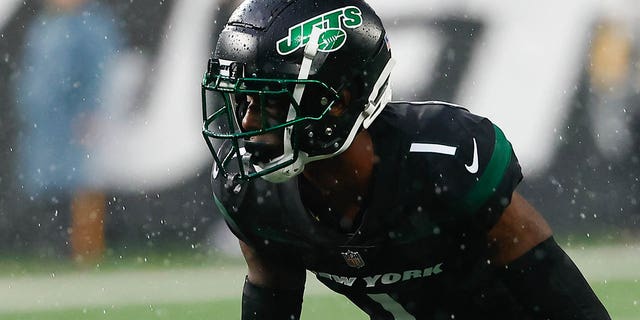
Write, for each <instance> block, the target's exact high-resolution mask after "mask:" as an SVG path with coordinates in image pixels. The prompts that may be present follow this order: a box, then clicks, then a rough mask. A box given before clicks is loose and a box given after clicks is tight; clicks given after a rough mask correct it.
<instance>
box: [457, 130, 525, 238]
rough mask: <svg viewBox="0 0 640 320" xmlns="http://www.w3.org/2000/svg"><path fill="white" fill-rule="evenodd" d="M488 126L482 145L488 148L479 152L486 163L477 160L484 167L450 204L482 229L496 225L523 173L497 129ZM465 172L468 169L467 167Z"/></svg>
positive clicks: (509, 144)
mask: <svg viewBox="0 0 640 320" xmlns="http://www.w3.org/2000/svg"><path fill="white" fill-rule="evenodd" d="M486 122H489V121H488V120H487V121H486ZM487 126H488V128H489V129H488V131H489V132H488V134H487V136H486V137H485V138H486V139H484V142H485V145H486V146H487V147H488V148H487V149H486V150H483V151H482V152H480V151H478V154H485V157H486V161H481V160H480V159H477V160H476V161H478V162H479V163H483V165H482V167H481V168H478V171H477V173H476V175H475V177H474V178H473V179H471V181H470V183H468V184H463V185H462V186H461V192H460V193H459V194H457V195H454V196H453V197H452V200H453V202H452V203H451V205H452V207H453V208H454V209H456V210H457V211H460V212H461V213H462V214H465V215H470V216H471V217H472V218H473V219H474V220H475V221H477V222H478V223H479V224H480V226H481V227H483V228H490V227H491V226H493V225H494V224H495V223H496V222H497V220H498V219H499V217H500V215H501V214H502V212H503V211H504V209H505V208H506V207H507V206H508V205H509V203H511V195H512V194H513V191H514V190H515V188H516V187H517V185H518V184H519V183H520V181H521V180H522V170H521V168H520V164H519V162H518V158H517V157H516V155H515V152H514V151H513V147H512V145H511V143H510V142H509V141H508V140H507V138H506V137H505V135H504V133H503V131H502V130H500V128H498V126H496V125H495V124H492V123H490V125H487ZM491 131H493V132H491ZM476 144H477V143H476ZM465 168H468V166H467V165H466V164H465ZM467 171H468V170H467Z"/></svg>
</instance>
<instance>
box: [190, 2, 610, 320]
mask: <svg viewBox="0 0 640 320" xmlns="http://www.w3.org/2000/svg"><path fill="white" fill-rule="evenodd" d="M393 65H394V62H393V59H392V58H391V51H390V46H389V43H388V42H387V39H386V36H385V30H384V28H383V25H382V23H381V21H380V18H379V17H378V16H377V15H376V13H375V12H374V11H373V10H372V9H371V8H370V7H369V6H368V5H367V4H366V3H365V2H364V1H363V0H326V1H314V0H247V1H245V2H243V3H242V4H241V5H240V6H239V7H238V8H237V9H236V10H235V12H234V13H233V14H232V16H231V18H230V19H229V21H228V23H227V24H226V26H225V27H224V29H223V30H222V32H221V34H220V36H219V39H218V42H217V46H216V49H215V52H214V54H213V56H212V58H211V59H210V61H209V63H208V68H207V71H206V74H205V76H204V80H203V83H202V97H203V99H202V101H203V108H202V109H203V120H204V128H203V135H204V137H205V140H206V142H207V145H208V146H209V148H210V150H211V152H212V155H213V158H214V162H215V163H214V166H213V172H212V184H213V191H214V195H215V197H214V200H215V202H216V204H217V206H218V207H219V209H220V212H221V213H222V215H223V216H224V218H225V220H226V222H227V224H228V226H229V228H230V229H231V231H232V232H233V233H234V234H235V235H236V236H237V237H238V238H239V239H240V246H241V249H242V252H243V254H244V257H245V259H246V263H247V266H248V275H247V277H246V279H245V284H244V290H243V295H242V319H282V320H285V319H299V317H300V313H301V308H302V297H303V291H304V286H305V277H306V274H307V272H306V270H309V271H311V272H312V273H313V274H315V276H316V277H317V278H318V280H319V281H321V282H322V283H323V284H325V285H326V286H327V287H329V288H330V289H331V290H333V291H335V292H337V293H340V294H343V295H344V296H346V297H347V298H348V299H349V300H351V301H352V302H353V303H354V304H355V305H357V306H358V307H359V308H361V309H362V310H363V311H364V312H366V313H367V314H368V315H369V316H370V317H371V319H548V318H549V319H608V318H609V316H608V314H607V311H606V310H605V308H604V307H603V305H602V303H601V302H600V301H599V299H598V298H597V296H596V295H595V294H594V292H593V291H592V289H591V288H590V286H589V284H588V283H587V281H586V280H585V278H584V277H583V276H582V274H581V273H580V271H579V270H578V269H577V268H576V266H575V265H574V264H573V262H572V261H571V259H570V258H569V257H568V256H567V255H566V254H565V252H564V251H563V250H562V249H561V248H560V247H559V246H558V244H557V243H556V242H555V241H554V238H553V236H552V231H551V229H550V228H549V226H548V225H547V223H546V222H545V220H544V219H543V218H542V217H541V215H540V214H539V213H538V212H537V211H536V210H535V209H534V208H533V207H532V206H531V205H529V204H528V203H527V201H526V200H525V199H523V197H522V196H520V195H519V194H518V192H517V191H515V189H516V186H517V185H518V183H519V182H520V180H521V179H522V174H521V170H520V166H519V164H518V160H517V158H516V156H515V154H514V152H513V150H512V147H511V144H510V143H509V141H508V140H507V138H506V137H505V135H504V133H503V132H502V131H501V130H500V128H498V127H497V126H496V125H494V124H493V123H492V122H491V121H490V120H488V119H486V118H484V117H481V116H478V115H474V114H472V113H470V112H468V111H467V110H466V109H464V108H462V107H460V106H457V105H453V104H449V103H444V102H390V100H391V87H390V85H389V75H390V73H391V70H392V67H393ZM374 120H375V121H374Z"/></svg>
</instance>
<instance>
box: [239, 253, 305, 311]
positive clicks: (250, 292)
mask: <svg viewBox="0 0 640 320" xmlns="http://www.w3.org/2000/svg"><path fill="white" fill-rule="evenodd" d="M240 248H241V249H242V254H243V255H244V258H245V260H246V262H247V267H248V274H247V278H246V279H245V283H244V288H243V291H242V320H249V319H252V320H253V319H256V320H257V319H260V320H297V319H300V313H301V310H302V297H303V293H304V284H305V278H306V272H305V270H304V268H296V267H293V265H292V264H287V261H275V260H274V259H268V258H265V257H263V256H260V254H259V253H258V252H257V251H256V250H255V249H254V248H252V247H251V246H249V245H248V244H246V243H245V242H243V241H240Z"/></svg>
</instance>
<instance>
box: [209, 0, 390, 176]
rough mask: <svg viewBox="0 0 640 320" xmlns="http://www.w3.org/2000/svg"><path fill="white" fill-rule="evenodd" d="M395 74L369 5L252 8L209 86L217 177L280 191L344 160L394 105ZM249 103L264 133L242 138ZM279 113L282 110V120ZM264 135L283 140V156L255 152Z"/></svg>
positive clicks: (237, 16) (281, 2) (261, 1)
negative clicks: (308, 171) (326, 162)
mask: <svg viewBox="0 0 640 320" xmlns="http://www.w3.org/2000/svg"><path fill="white" fill-rule="evenodd" d="M392 66H393V60H392V59H391V51H390V47H389V43H388V41H387V39H386V34H385V30H384V27H383V25H382V22H381V21H380V18H379V17H378V16H377V15H376V13H375V12H374V11H373V9H371V8H370V7H369V6H368V5H367V4H366V3H365V1H362V0H323V1H317V0H246V1H244V2H243V3H242V4H241V5H240V6H239V7H238V8H237V9H236V10H235V11H234V12H233V14H232V15H231V18H230V19H229V21H228V23H227V24H226V26H225V27H224V29H223V30H222V31H221V33H220V36H219V38H218V43H217V46H216V49H215V52H214V53H213V57H212V58H211V59H210V60H209V63H208V67H207V71H206V73H205V75H204V79H203V82H202V112H203V121H204V126H203V131H202V132H203V135H204V137H205V140H206V142H207V145H208V146H209V149H210V150H211V152H212V154H213V157H214V160H215V166H214V175H217V174H224V175H226V176H227V177H230V178H239V179H243V180H248V179H252V178H255V177H263V178H264V179H266V180H268V181H272V182H281V181H285V180H287V179H289V178H291V177H293V176H295V175H297V174H299V173H300V172H302V170H303V169H304V165H305V164H306V163H309V162H311V161H316V160H320V159H325V158H329V157H332V156H335V155H337V154H340V153H341V152H343V151H344V150H346V149H347V148H348V147H349V145H350V144H351V142H352V141H353V138H354V137H355V135H356V133H357V132H358V131H359V130H361V128H365V129H366V128H367V127H368V126H369V125H370V124H371V122H373V120H374V119H375V118H376V116H377V115H378V114H380V112H381V111H382V109H383V108H384V106H385V105H386V104H387V102H388V101H389V100H390V99H391V88H390V85H389V74H390V72H391V68H392ZM250 103H253V104H255V105H256V106H258V107H257V108H259V111H260V112H259V114H260V116H261V120H260V126H258V127H253V128H244V127H243V124H242V119H243V117H244V115H245V113H246V112H247V108H249V107H250V106H249V104H250ZM274 106H281V109H284V110H283V111H282V110H281V112H280V114H281V115H280V116H279V117H276V116H273V113H274V112H273V111H272V110H270V109H269V108H273V107H274ZM337 107H340V111H339V112H337V110H336V109H337ZM260 135H272V136H277V137H279V139H281V143H280V145H279V147H278V148H277V150H275V151H274V150H267V149H268V147H269V146H265V145H264V143H256V142H255V141H254V140H255V137H257V136H260ZM252 137H254V138H252Z"/></svg>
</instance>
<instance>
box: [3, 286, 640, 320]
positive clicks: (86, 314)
mask: <svg viewBox="0 0 640 320" xmlns="http://www.w3.org/2000/svg"><path fill="white" fill-rule="evenodd" d="M593 286H594V290H595V291H596V293H597V294H598V296H600V297H601V299H602V300H603V303H604V304H605V305H606V306H607V309H608V310H609V312H610V314H611V317H612V319H618V320H635V319H638V318H639V317H640V301H639V299H640V283H638V281H608V282H607V283H595V284H594V285H593ZM239 310H240V302H239V299H234V298H227V299H219V300H215V301H211V302H198V303H181V304H170V303H169V304H148V305H132V306H122V307H114V306H111V307H97V308H96V307H94V308H73V309H63V310H58V311H41V312H20V313H8V314H1V315H0V318H2V319H5V320H68V319H86V320H98V319H102V320H104V319H108V320H130V319H137V320H158V319H182V320H205V319H207V320H212V319H214V320H215V319H238V318H239ZM302 319H305V320H324V319H349V320H357V319H362V320H364V319H366V316H365V315H364V313H362V312H361V311H359V310H357V309H356V308H354V307H353V306H352V305H351V304H350V302H348V301H347V300H346V299H344V298H342V297H340V296H338V295H332V294H328V295H325V294H322V295H312V296H307V297H306V298H305V303H304V309H303V312H302Z"/></svg>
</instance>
